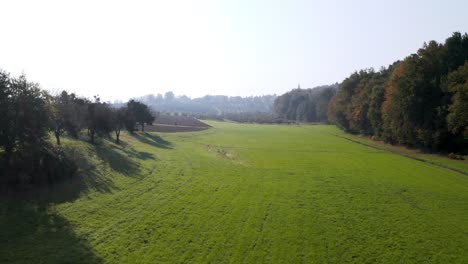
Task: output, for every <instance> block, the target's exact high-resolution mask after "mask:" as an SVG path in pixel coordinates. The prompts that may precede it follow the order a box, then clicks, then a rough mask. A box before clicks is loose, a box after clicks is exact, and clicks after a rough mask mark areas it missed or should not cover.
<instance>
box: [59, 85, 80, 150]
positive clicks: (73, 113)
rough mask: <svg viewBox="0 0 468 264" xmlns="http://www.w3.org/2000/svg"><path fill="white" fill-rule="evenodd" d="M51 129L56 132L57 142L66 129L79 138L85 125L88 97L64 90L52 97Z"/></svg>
mask: <svg viewBox="0 0 468 264" xmlns="http://www.w3.org/2000/svg"><path fill="white" fill-rule="evenodd" d="M51 101H52V102H51V130H52V131H53V132H54V135H55V138H56V141H57V144H58V145H60V136H61V135H62V134H63V133H64V132H65V131H66V132H67V133H68V134H69V135H70V136H72V137H74V138H78V134H79V132H80V131H81V129H82V128H83V127H84V125H85V113H86V99H83V98H78V97H76V95H75V94H73V93H72V94H68V93H67V92H66V91H62V93H60V95H57V96H53V97H52V98H51Z"/></svg>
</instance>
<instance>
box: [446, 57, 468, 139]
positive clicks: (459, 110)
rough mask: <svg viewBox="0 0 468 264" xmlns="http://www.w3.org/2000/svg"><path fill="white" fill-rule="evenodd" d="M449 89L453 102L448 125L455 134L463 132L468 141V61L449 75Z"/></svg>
mask: <svg viewBox="0 0 468 264" xmlns="http://www.w3.org/2000/svg"><path fill="white" fill-rule="evenodd" d="M448 83H449V84H448V89H449V92H450V93H452V103H451V104H450V106H449V114H448V116H447V122H448V127H449V129H450V132H452V133H453V134H462V135H463V138H464V140H465V144H466V141H468V61H467V62H465V65H463V66H461V67H460V68H458V69H457V70H456V71H454V72H452V73H450V74H449V76H448Z"/></svg>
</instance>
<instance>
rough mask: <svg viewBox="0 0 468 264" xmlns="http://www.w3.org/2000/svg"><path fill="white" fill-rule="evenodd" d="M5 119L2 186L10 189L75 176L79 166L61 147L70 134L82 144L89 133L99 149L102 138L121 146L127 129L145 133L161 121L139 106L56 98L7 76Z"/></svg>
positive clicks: (2, 81) (3, 77) (1, 93)
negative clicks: (52, 139)
mask: <svg viewBox="0 0 468 264" xmlns="http://www.w3.org/2000/svg"><path fill="white" fill-rule="evenodd" d="M0 113H1V114H0V171H2V172H5V173H4V175H2V176H4V177H0V178H2V179H0V182H9V183H17V182H20V181H21V182H27V183H35V182H44V181H46V182H53V181H56V180H57V179H59V178H62V177H66V176H69V175H70V174H72V173H73V172H74V171H75V170H76V165H75V164H72V161H71V160H70V159H67V156H66V153H65V152H64V151H63V148H61V147H60V145H61V137H62V136H63V135H64V134H67V135H68V136H70V137H72V138H76V139H78V138H79V136H80V133H85V135H86V136H87V137H88V138H89V141H90V142H91V143H92V144H94V143H95V138H96V137H108V138H110V137H111V133H113V132H114V133H115V140H116V142H117V143H119V142H120V132H121V130H122V129H127V130H128V131H130V132H131V133H133V132H134V131H135V130H136V129H137V125H139V126H140V127H141V130H142V131H143V130H144V126H145V124H152V123H153V121H154V119H155V117H156V115H157V114H155V113H152V112H151V110H150V108H149V107H148V106H147V105H145V104H143V103H141V102H137V101H134V100H130V101H129V102H127V103H126V105H125V106H123V107H120V108H114V107H113V106H112V105H111V104H109V103H105V102H101V100H100V98H99V97H97V96H95V97H94V98H93V99H91V100H90V99H87V98H84V97H79V96H77V95H75V94H73V93H68V92H66V91H63V92H61V93H60V94H58V95H51V94H49V93H47V92H46V91H44V90H41V89H40V87H39V85H38V84H37V83H33V82H30V81H28V80H27V79H26V77H25V76H24V75H22V76H19V77H12V76H10V74H9V73H7V72H5V71H2V70H0ZM50 134H53V136H54V137H55V142H56V144H55V145H54V144H52V143H51V142H50V139H49V138H50V137H49V135H50ZM23 178H25V179H23Z"/></svg>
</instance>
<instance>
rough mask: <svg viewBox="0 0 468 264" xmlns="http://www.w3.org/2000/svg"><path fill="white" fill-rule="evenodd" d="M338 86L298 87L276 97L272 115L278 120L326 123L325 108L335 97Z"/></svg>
mask: <svg viewBox="0 0 468 264" xmlns="http://www.w3.org/2000/svg"><path fill="white" fill-rule="evenodd" d="M337 89H338V84H333V85H324V86H319V87H315V88H312V89H301V88H300V86H298V88H297V89H294V90H292V91H290V92H287V93H285V94H283V95H281V96H278V97H277V98H276V100H275V102H274V105H273V109H274V113H275V114H276V115H277V116H278V117H279V118H284V119H287V120H296V121H302V122H327V121H328V116H327V107H328V103H329V102H330V99H331V98H332V97H333V96H334V95H335V93H336V90H337Z"/></svg>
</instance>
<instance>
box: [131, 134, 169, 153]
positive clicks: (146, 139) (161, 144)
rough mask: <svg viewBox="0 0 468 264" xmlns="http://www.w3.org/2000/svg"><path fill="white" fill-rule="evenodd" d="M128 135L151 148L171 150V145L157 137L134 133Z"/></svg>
mask: <svg viewBox="0 0 468 264" xmlns="http://www.w3.org/2000/svg"><path fill="white" fill-rule="evenodd" d="M130 135H131V136H132V137H134V138H135V139H138V140H139V141H140V142H142V143H145V144H148V145H151V146H153V147H157V148H162V149H172V143H171V142H169V141H167V140H165V139H163V138H162V137H160V136H158V135H155V134H149V133H134V134H130Z"/></svg>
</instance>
